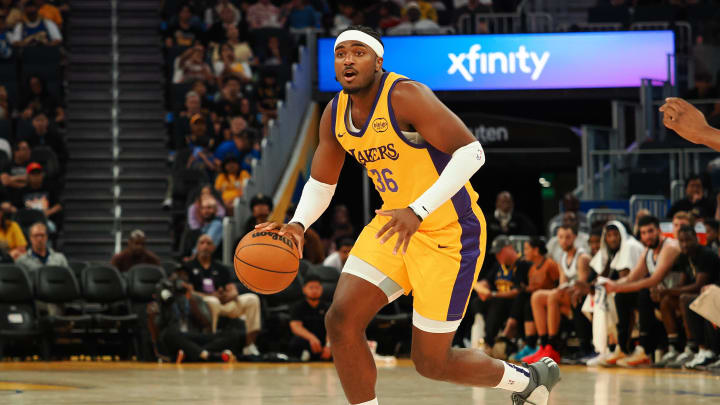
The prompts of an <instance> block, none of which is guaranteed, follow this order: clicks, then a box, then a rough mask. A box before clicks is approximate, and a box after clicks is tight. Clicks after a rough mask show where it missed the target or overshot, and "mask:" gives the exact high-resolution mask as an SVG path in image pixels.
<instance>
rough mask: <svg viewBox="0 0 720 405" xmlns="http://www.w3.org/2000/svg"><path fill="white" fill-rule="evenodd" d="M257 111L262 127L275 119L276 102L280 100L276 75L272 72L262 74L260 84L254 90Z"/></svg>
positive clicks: (279, 89)
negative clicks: (260, 117) (260, 115)
mask: <svg viewBox="0 0 720 405" xmlns="http://www.w3.org/2000/svg"><path fill="white" fill-rule="evenodd" d="M255 92H256V93H255V99H256V100H257V109H258V111H259V112H260V113H261V114H262V122H263V125H265V124H267V122H268V121H269V120H270V119H271V118H277V102H278V100H279V99H280V96H281V95H280V92H281V88H280V84H279V83H278V82H277V75H276V74H275V73H274V72H272V71H266V72H265V73H263V78H262V82H260V83H258V85H257V87H256V89H255Z"/></svg>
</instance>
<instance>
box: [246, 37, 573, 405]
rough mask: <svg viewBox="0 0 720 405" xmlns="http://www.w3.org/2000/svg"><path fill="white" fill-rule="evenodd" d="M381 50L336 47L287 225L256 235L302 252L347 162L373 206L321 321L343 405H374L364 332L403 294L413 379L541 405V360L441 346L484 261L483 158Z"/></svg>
mask: <svg viewBox="0 0 720 405" xmlns="http://www.w3.org/2000/svg"><path fill="white" fill-rule="evenodd" d="M384 52H385V48H384V45H383V43H382V40H381V38H380V35H379V34H378V33H377V32H375V31H374V30H372V29H371V28H368V27H364V26H351V27H348V28H347V29H346V30H345V31H343V32H341V33H340V35H339V36H338V37H337V39H336V40H335V47H334V52H333V58H334V62H335V74H336V78H337V80H338V81H339V82H340V84H341V85H342V88H343V91H341V92H340V93H338V94H337V95H336V96H335V97H334V98H333V100H332V101H331V102H330V103H329V104H328V105H327V107H325V110H324V112H323V114H322V118H321V119H320V134H319V144H318V148H317V150H316V151H315V157H314V158H313V162H312V170H311V176H310V179H309V180H308V182H307V183H306V184H305V187H304V189H303V193H302V196H301V198H300V202H299V203H298V205H297V209H296V211H295V215H294V216H293V218H292V219H291V220H290V222H289V223H288V224H284V225H281V224H277V223H264V224H260V225H257V228H258V229H263V230H269V229H276V228H279V229H280V233H281V234H290V235H291V236H292V237H293V239H294V240H295V241H296V242H297V244H298V247H299V251H302V244H303V241H304V231H305V230H306V229H308V228H309V227H310V225H312V224H313V222H315V221H316V220H317V219H318V218H319V217H320V215H321V214H322V213H323V212H324V211H325V210H326V209H327V207H328V206H329V204H330V200H331V199H332V196H333V194H334V193H335V188H336V186H337V181H338V178H339V175H340V170H341V168H342V166H343V162H344V160H345V155H346V153H349V154H350V155H352V157H353V158H354V159H355V160H357V161H358V163H360V164H361V165H363V166H364V167H365V168H366V169H367V173H368V175H369V176H370V177H371V178H372V179H373V182H374V183H375V189H376V190H378V192H379V193H380V195H381V196H382V199H383V207H382V209H381V210H377V211H376V212H375V213H376V216H375V218H374V219H373V220H372V221H371V222H370V223H369V224H368V225H366V226H365V228H364V229H363V231H362V232H361V234H360V236H359V237H358V239H357V240H356V242H355V245H354V246H353V248H352V250H351V252H350V256H349V257H348V259H347V261H346V263H345V266H344V267H343V270H342V274H341V275H340V280H339V281H338V285H337V289H336V290H335V297H334V299H333V303H332V306H331V307H330V309H329V310H328V312H327V315H326V317H325V324H326V327H327V332H328V340H329V342H330V345H331V349H332V355H333V361H334V363H335V368H336V370H337V372H338V376H339V377H340V382H341V383H342V387H343V390H344V391H345V396H346V397H347V400H348V402H349V403H350V404H362V405H377V404H378V400H377V397H376V394H375V383H376V380H377V370H376V368H375V363H374V361H373V357H372V354H371V352H370V350H369V348H368V345H367V342H366V339H365V329H366V327H367V325H368V323H369V322H370V321H371V320H372V319H373V317H375V314H377V313H378V311H379V310H380V309H381V308H382V307H384V306H385V305H387V304H388V303H390V302H392V301H393V300H395V299H396V298H398V297H399V296H400V295H402V294H409V293H410V292H412V294H413V321H412V323H413V330H412V342H413V343H412V352H411V357H412V360H413V362H414V363H415V369H416V370H417V371H418V372H419V373H420V374H421V375H423V376H425V377H427V378H431V379H434V380H440V381H447V382H452V383H455V384H463V385H470V386H476V387H495V388H501V389H505V390H508V391H511V392H512V400H513V403H514V404H515V405H520V404H523V403H525V402H526V401H527V402H529V403H531V404H535V405H546V404H547V401H548V397H549V392H550V390H552V388H553V386H554V385H555V384H556V383H557V382H558V381H559V379H560V369H559V368H558V365H557V364H556V363H555V362H554V361H552V360H551V359H548V358H544V359H541V360H540V361H538V362H537V363H533V364H530V365H529V366H527V367H525V366H518V365H515V364H509V363H506V362H504V361H501V360H496V359H492V358H490V357H488V356H487V355H485V354H484V353H483V352H482V351H480V350H477V349H456V348H453V347H452V341H453V337H454V336H455V332H456V330H457V328H458V326H459V325H460V322H461V321H462V318H463V315H464V313H465V310H466V308H467V303H468V300H469V298H470V295H471V294H472V293H473V285H474V284H475V281H476V280H477V278H478V274H479V272H480V268H481V267H482V262H483V258H484V254H485V244H486V240H487V232H486V229H485V228H486V224H485V218H484V216H483V214H482V211H481V210H480V207H479V206H478V205H477V203H476V201H477V199H478V194H477V193H476V192H475V190H474V189H473V187H472V185H471V184H470V182H469V180H470V177H472V175H473V174H474V173H475V172H477V170H479V169H480V167H481V166H482V165H483V164H484V163H485V154H484V152H483V149H482V147H481V146H480V143H479V142H478V141H477V140H476V139H475V137H473V135H472V133H471V132H470V131H469V130H468V128H467V127H466V126H465V125H464V124H463V122H462V121H461V120H460V119H459V118H458V117H457V116H456V115H455V114H454V113H453V112H452V111H450V110H449V109H448V108H447V107H446V106H445V105H443V103H442V102H440V100H438V99H437V97H435V95H434V94H433V92H432V91H431V90H430V89H429V88H428V87H427V86H425V85H423V84H421V83H418V82H415V81H412V80H410V79H408V78H406V77H404V76H401V75H399V74H397V73H393V72H386V71H385V70H384V69H383V56H384Z"/></svg>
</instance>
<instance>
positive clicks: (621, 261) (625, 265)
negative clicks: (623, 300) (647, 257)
mask: <svg viewBox="0 0 720 405" xmlns="http://www.w3.org/2000/svg"><path fill="white" fill-rule="evenodd" d="M608 225H615V226H616V227H617V229H618V230H619V231H620V249H619V250H618V252H617V253H616V254H615V256H614V257H613V259H612V262H610V269H612V270H615V271H618V270H623V269H630V270H632V269H633V268H634V267H635V265H636V264H637V263H638V260H640V259H642V255H643V253H644V252H645V247H644V246H643V244H642V243H640V242H638V240H637V239H635V238H634V237H633V236H632V235H630V234H628V233H627V231H626V230H625V226H624V225H623V224H622V223H621V222H619V221H609V222H608V223H607V224H605V227H604V228H603V232H602V237H601V238H600V250H599V251H598V252H597V253H596V254H595V256H594V257H593V258H592V260H590V267H591V268H592V269H593V270H594V271H595V273H597V274H602V272H603V270H605V266H606V265H607V261H608V259H609V257H610V253H609V250H610V249H609V248H608V247H607V244H606V243H605V233H606V232H607V227H608ZM606 276H607V277H610V275H609V274H608V275H606Z"/></svg>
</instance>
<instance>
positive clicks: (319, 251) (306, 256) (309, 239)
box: [236, 203, 325, 264]
mask: <svg viewBox="0 0 720 405" xmlns="http://www.w3.org/2000/svg"><path fill="white" fill-rule="evenodd" d="M296 207H297V206H296V205H295V204H293V203H290V204H289V205H288V209H287V211H286V212H285V223H288V222H290V220H291V219H292V217H293V216H294V215H295V208H296ZM236 245H237V243H236ZM302 258H303V260H307V261H309V262H310V263H312V264H321V263H323V261H324V260H325V246H324V245H323V241H322V239H321V238H320V235H319V234H318V233H317V232H316V231H315V229H313V228H308V229H306V230H305V243H303V255H302Z"/></svg>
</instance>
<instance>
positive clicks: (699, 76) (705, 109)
mask: <svg viewBox="0 0 720 405" xmlns="http://www.w3.org/2000/svg"><path fill="white" fill-rule="evenodd" d="M717 97H718V87H717V86H714V85H713V80H712V75H711V74H710V73H708V72H705V71H701V70H700V69H698V71H696V72H695V87H694V88H693V89H691V90H690V91H688V93H687V94H686V95H685V98H687V99H688V100H693V99H712V98H717ZM716 106H717V104H716V103H709V104H700V105H698V109H699V110H700V111H702V113H703V114H705V116H706V117H710V116H711V115H713V113H715V114H717V107H716Z"/></svg>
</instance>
